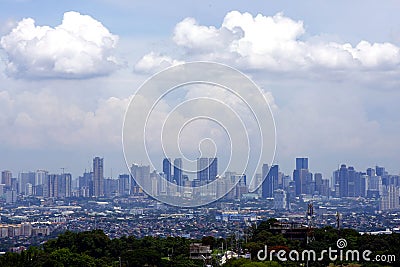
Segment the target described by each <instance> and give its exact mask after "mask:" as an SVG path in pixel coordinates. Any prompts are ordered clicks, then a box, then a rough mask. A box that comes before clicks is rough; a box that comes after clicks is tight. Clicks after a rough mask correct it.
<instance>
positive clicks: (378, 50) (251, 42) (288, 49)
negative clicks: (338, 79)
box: [173, 11, 400, 71]
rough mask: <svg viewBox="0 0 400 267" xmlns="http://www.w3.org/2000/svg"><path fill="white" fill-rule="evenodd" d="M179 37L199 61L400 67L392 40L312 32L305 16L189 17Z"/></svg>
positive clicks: (285, 67) (279, 67)
mask: <svg viewBox="0 0 400 267" xmlns="http://www.w3.org/2000/svg"><path fill="white" fill-rule="evenodd" d="M173 41H174V42H175V43H176V44H177V45H178V46H179V47H180V48H183V50H184V51H185V56H186V57H191V59H195V60H216V61H223V62H226V63H228V64H233V65H235V66H238V67H241V68H245V69H268V70H272V71H292V70H310V69H320V68H323V69H333V70H338V69H339V70H352V69H358V70H363V69H376V68H379V69H388V68H394V67H398V65H399V63H400V49H399V47H397V46H396V45H393V44H391V43H370V42H368V41H360V42H359V43H358V44H357V45H352V44H350V43H338V42H332V41H327V40H323V38H319V36H309V35H308V34H306V29H305V27H304V25H303V22H302V21H295V20H293V19H291V18H289V17H285V16H284V15H283V14H282V13H278V14H276V15H274V16H264V15H261V14H258V15H256V16H253V15H251V14H249V13H240V12H238V11H232V12H229V13H227V14H226V16H225V18H224V20H223V22H222V24H221V26H220V27H219V28H217V27H214V26H204V25H200V24H199V23H198V22H197V21H196V20H195V19H194V18H186V19H184V20H182V21H181V22H179V23H178V24H177V25H176V26H175V29H174V34H173Z"/></svg>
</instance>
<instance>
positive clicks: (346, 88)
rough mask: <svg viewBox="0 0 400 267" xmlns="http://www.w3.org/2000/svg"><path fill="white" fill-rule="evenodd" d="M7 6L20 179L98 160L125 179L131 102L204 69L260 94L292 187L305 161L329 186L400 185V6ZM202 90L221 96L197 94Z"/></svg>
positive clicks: (278, 159)
mask: <svg viewBox="0 0 400 267" xmlns="http://www.w3.org/2000/svg"><path fill="white" fill-rule="evenodd" d="M0 5H1V8H0V169H2V170H6V169H9V170H11V171H12V172H13V174H14V176H17V174H18V172H21V171H30V170H32V171H34V170H37V169H45V170H49V171H50V172H55V173H57V172H61V168H65V170H66V171H69V172H71V173H72V174H73V175H74V176H75V177H77V176H79V175H80V174H82V173H83V171H84V170H85V169H86V170H90V168H91V165H92V158H93V157H95V156H100V157H104V162H105V176H107V177H110V176H112V177H116V176H117V175H118V174H120V173H126V172H127V168H126V165H125V160H124V154H123V149H122V137H121V135H122V127H123V120H124V115H125V112H126V110H127V108H128V105H129V103H130V99H132V97H133V96H134V95H135V92H137V91H138V89H139V88H140V86H141V85H142V84H143V83H144V82H145V81H146V80H147V79H149V78H150V77H152V75H154V74H155V73H157V72H158V71H161V70H163V69H164V68H166V67H170V66H176V65H178V64H181V63H184V62H193V61H212V62H217V63H222V64H226V65H228V66H231V67H233V68H235V69H237V70H239V71H240V72H242V73H244V74H245V75H247V76H248V77H249V78H251V79H252V80H253V81H254V83H255V84H257V85H258V87H259V88H260V89H261V90H262V92H263V93H264V96H265V98H266V99H267V101H268V103H269V105H270V108H271V112H272V114H273V117H274V122H275V125H276V151H275V158H274V160H273V162H274V163H275V164H279V165H280V168H281V170H282V171H283V172H285V173H286V174H291V173H292V171H293V168H294V165H295V158H296V157H309V158H310V160H309V167H310V170H311V171H312V172H322V173H323V175H324V176H325V178H329V177H330V176H331V175H332V171H333V170H334V169H336V168H337V167H338V165H340V164H342V163H345V164H348V165H351V166H354V167H355V168H356V169H357V170H365V169H366V168H368V167H374V166H375V165H380V166H385V167H386V168H387V170H388V171H389V172H390V173H393V174H398V173H399V172H400V164H399V163H400V142H399V141H398V140H399V139H398V137H399V136H400V116H399V114H400V105H399V104H398V102H399V100H400V83H399V77H400V76H399V74H400V73H399V71H400V18H399V16H398V13H399V11H400V3H399V2H398V1H384V3H378V2H377V1H351V2H349V1H316V0H315V1H311V0H310V1H296V2H295V3H294V2H293V1H257V0H255V1H251V2H243V1H190V2H189V1H168V2H167V3H166V2H165V1H125V0H113V1H109V0H102V1H100V0H98V1H64V0H61V1H30V0H17V1H12V0H0ZM196 90H197V91H196ZM199 90H200V92H201V93H202V94H205V93H209V92H208V91H207V90H211V92H213V91H212V90H213V89H212V88H208V89H204V90H203V91H202V90H201V87H199V88H195V90H194V91H191V93H190V94H191V95H192V94H195V93H193V92H198V91H199ZM189 91H190V90H189ZM186 93H187V92H186ZM188 95H189V93H187V94H186V95H185V96H184V97H188ZM228 102H229V101H228ZM164 104H165V103H164ZM167 104H168V103H167ZM160 118H161V121H160V123H162V117H160ZM200 126H201V125H197V127H200ZM216 127H217V128H218V125H217V126H216ZM138 128H139V129H138V131H139V130H142V129H141V128H140V127H138ZM192 131H195V132H196V133H198V128H196V127H194V128H193V129H192ZM187 134H188V136H189V137H190V136H192V134H193V133H191V132H190V131H188V133H187ZM202 137H204V138H206V137H207V136H206V135H205V136H202ZM182 140H183V141H182V142H184V141H185V140H187V141H186V142H188V144H191V142H193V140H190V138H186V139H185V138H183V139H182ZM196 140H197V139H196ZM198 140H201V138H199V139H198ZM198 140H197V141H198ZM194 147H195V148H194V149H198V144H195V145H194ZM222 150H223V149H222ZM222 150H221V152H224V151H222ZM196 151H197V150H196ZM222 154H223V153H222ZM217 155H218V153H217ZM136 156H137V159H136V160H137V163H143V164H146V160H147V158H146V156H145V155H136ZM141 156H143V159H141V158H140V157H141ZM153 157H157V154H156V155H155V156H154V155H153ZM162 157H163V155H159V158H160V160H159V163H155V164H156V165H157V164H160V165H159V166H158V168H160V166H161V160H162ZM156 167H157V166H156Z"/></svg>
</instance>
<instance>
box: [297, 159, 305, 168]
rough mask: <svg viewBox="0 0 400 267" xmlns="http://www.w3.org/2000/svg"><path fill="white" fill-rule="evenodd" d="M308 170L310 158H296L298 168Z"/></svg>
mask: <svg viewBox="0 0 400 267" xmlns="http://www.w3.org/2000/svg"><path fill="white" fill-rule="evenodd" d="M301 169H307V170H308V158H296V170H301Z"/></svg>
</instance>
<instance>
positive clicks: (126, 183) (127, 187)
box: [118, 174, 131, 196]
mask: <svg viewBox="0 0 400 267" xmlns="http://www.w3.org/2000/svg"><path fill="white" fill-rule="evenodd" d="M118 194H119V195H120V196H129V195H130V194H131V176H130V175H129V174H120V175H119V176H118Z"/></svg>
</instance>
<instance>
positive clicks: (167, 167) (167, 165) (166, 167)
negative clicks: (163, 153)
mask: <svg viewBox="0 0 400 267" xmlns="http://www.w3.org/2000/svg"><path fill="white" fill-rule="evenodd" d="M163 173H164V177H165V179H167V181H168V182H172V174H171V159H170V158H165V159H164V160H163Z"/></svg>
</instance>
